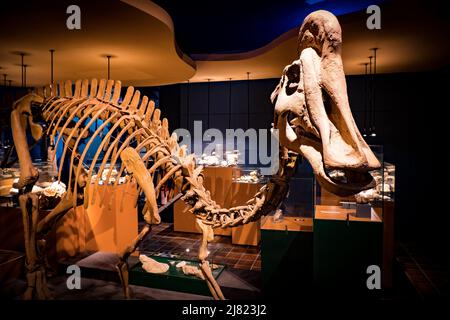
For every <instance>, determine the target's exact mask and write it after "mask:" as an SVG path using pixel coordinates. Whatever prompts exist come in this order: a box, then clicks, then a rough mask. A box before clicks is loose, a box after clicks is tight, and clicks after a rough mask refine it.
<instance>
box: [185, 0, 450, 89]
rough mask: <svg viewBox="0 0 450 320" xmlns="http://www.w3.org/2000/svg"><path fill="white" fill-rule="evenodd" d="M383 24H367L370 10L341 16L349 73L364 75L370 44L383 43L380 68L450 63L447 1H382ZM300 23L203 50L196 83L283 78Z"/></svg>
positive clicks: (404, 69) (405, 69) (294, 49)
mask: <svg viewBox="0 0 450 320" xmlns="http://www.w3.org/2000/svg"><path fill="white" fill-rule="evenodd" d="M380 8H381V29H380V30H369V29H368V28H367V27H366V20H367V17H368V15H367V14H366V12H365V10H363V11H360V12H356V13H352V14H347V15H344V16H339V17H338V19H339V22H340V24H341V27H342V34H343V45H342V57H343V63H344V69H345V73H346V74H348V75H352V74H363V73H364V69H365V67H364V65H363V64H364V63H367V62H369V59H368V57H369V56H370V55H371V54H372V51H370V50H369V49H370V48H374V47H377V48H379V50H378V51H377V72H378V73H395V72H415V71H425V70H432V69H437V68H440V67H442V66H445V65H448V64H449V62H448V57H449V56H450V43H449V42H448V41H447V40H444V39H447V37H448V34H449V31H450V28H449V21H448V17H447V13H446V11H445V4H444V3H441V2H439V3H438V2H435V1H433V0H431V1H430V3H424V2H421V1H410V2H409V5H408V7H407V9H408V10H407V11H406V10H405V5H404V2H402V1H390V2H386V3H382V4H380ZM297 32H298V27H296V28H294V29H291V30H290V31H288V32H286V33H285V34H283V35H282V36H280V37H279V38H277V39H275V40H274V41H272V42H271V43H269V44H268V45H266V46H264V47H262V48H259V49H257V50H253V51H250V52H245V53H238V54H205V55H198V56H197V59H198V60H196V64H197V72H196V74H195V75H194V77H192V78H191V79H190V80H191V81H192V82H203V81H207V79H210V80H211V81H225V80H228V79H229V78H232V79H233V80H244V79H246V78H247V72H250V78H251V79H262V78H278V77H279V76H280V75H281V72H282V71H283V69H284V67H285V66H286V65H287V64H290V63H291V62H292V61H293V60H295V59H298V57H297V56H296V55H297Z"/></svg>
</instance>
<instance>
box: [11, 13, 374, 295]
mask: <svg viewBox="0 0 450 320" xmlns="http://www.w3.org/2000/svg"><path fill="white" fill-rule="evenodd" d="M341 44H342V39H341V29H340V26H339V23H338V21H337V19H336V17H335V16H334V15H332V14H331V13H329V12H326V11H316V12H314V13H312V14H310V15H309V16H307V17H306V18H305V21H304V22H303V25H302V26H301V28H300V32H299V37H298V52H299V57H298V59H297V60H295V61H294V62H292V64H290V65H288V66H287V67H286V68H285V69H284V71H283V74H282V77H281V80H280V82H279V84H278V86H277V87H276V89H275V91H274V92H273V93H272V96H271V99H272V101H273V102H275V114H274V127H275V128H277V129H279V134H280V146H279V148H280V153H279V154H280V161H279V164H280V165H279V169H278V172H277V173H276V174H275V175H273V176H272V177H271V178H270V180H269V181H268V183H267V184H265V185H264V186H263V187H262V188H261V189H260V190H259V191H258V192H257V194H255V195H254V196H253V197H252V198H251V199H250V200H249V201H248V202H247V204H245V205H242V206H237V207H233V208H221V207H220V206H219V205H217V204H216V202H215V201H214V200H213V199H211V196H210V193H209V192H208V191H207V190H206V189H205V188H204V186H203V175H202V167H197V166H196V162H195V158H194V155H191V154H187V152H186V149H185V148H183V147H180V146H179V145H178V143H177V137H176V135H175V134H172V135H170V134H169V124H168V121H167V119H165V118H164V119H162V120H161V119H160V115H161V111H160V109H157V108H155V104H154V103H153V101H149V99H148V98H147V97H146V96H143V97H142V98H141V96H140V92H139V91H137V90H134V88H133V87H128V89H127V91H126V94H125V96H124V97H123V99H122V102H121V103H119V101H120V92H121V83H120V82H119V81H115V82H114V81H111V80H108V81H105V80H104V79H102V80H100V81H97V80H96V79H93V80H92V81H91V82H90V83H89V81H88V80H83V81H81V80H78V81H77V82H76V83H75V90H74V92H72V83H71V82H70V81H67V82H65V83H59V84H58V85H55V84H53V85H52V86H47V87H46V88H45V89H44V90H38V91H37V93H34V94H28V95H27V96H25V97H23V98H22V99H21V100H19V101H17V102H16V103H15V105H14V107H13V111H12V114H11V124H12V130H13V138H14V143H15V147H16V150H17V155H18V158H19V163H20V173H21V176H20V179H19V181H18V182H17V183H16V184H15V187H16V188H17V189H19V190H20V192H21V195H20V196H19V202H20V206H21V209H22V213H23V221H24V229H25V245H26V265H27V281H28V288H27V290H26V292H25V295H24V297H25V298H27V299H30V298H47V297H48V290H47V287H46V276H45V263H44V260H45V259H44V257H43V256H44V255H45V254H44V252H45V250H44V248H45V235H46V233H47V232H48V231H49V230H50V229H51V228H52V227H53V226H54V224H55V222H56V221H57V220H58V219H60V218H61V217H62V216H64V215H65V214H66V213H67V212H68V210H70V209H71V208H74V207H76V206H78V205H84V206H87V205H88V204H89V203H92V202H95V201H103V199H102V198H101V197H100V199H96V198H95V197H94V196H93V197H92V199H89V196H88V195H89V194H90V193H89V189H90V188H94V189H96V188H98V185H99V180H100V179H97V180H96V181H93V175H94V174H96V170H95V168H96V166H97V165H100V169H99V170H98V172H97V173H98V174H101V173H102V171H103V169H104V168H105V167H106V165H107V163H109V164H110V165H111V167H113V166H114V165H115V164H116V163H117V165H118V166H120V170H119V177H120V176H122V175H123V174H124V173H125V172H126V173H127V174H128V175H127V177H128V179H133V180H135V181H136V182H137V185H138V187H139V192H141V193H143V194H144V195H145V199H146V203H145V206H144V209H143V216H144V220H145V226H144V227H143V229H142V230H141V231H140V233H139V234H138V236H137V237H136V238H135V239H134V241H132V243H131V244H130V245H129V246H128V247H127V248H126V249H125V250H124V251H123V252H122V253H120V254H119V262H118V264H117V270H118V272H119V275H120V279H121V282H122V286H123V289H124V294H125V296H126V297H129V296H130V292H129V288H128V264H127V259H128V257H129V255H130V254H131V253H132V252H134V251H135V250H136V248H137V247H138V246H139V243H140V242H141V241H142V239H143V238H144V237H145V236H146V235H147V234H148V233H149V232H150V230H151V226H152V225H154V224H159V223H160V222H161V218H160V211H159V210H161V209H160V208H158V205H157V198H158V196H159V193H160V191H161V189H162V188H163V186H165V185H167V184H168V183H169V182H170V185H171V186H172V187H171V192H170V194H171V197H172V198H173V200H176V199H178V198H179V197H181V199H182V200H183V201H185V202H186V203H187V204H188V205H189V206H190V210H189V211H188V212H189V213H190V214H193V215H195V217H196V221H197V224H198V225H199V227H200V229H201V231H202V236H203V238H202V241H201V245H200V248H199V256H198V258H199V267H200V270H201V274H202V275H203V276H202V278H204V279H205V280H206V282H207V285H208V287H209V289H210V291H211V294H212V296H213V297H214V298H215V299H224V296H223V294H222V292H221V289H220V287H219V285H218V284H217V282H216V281H215V279H214V277H213V276H212V272H211V268H210V266H209V262H208V251H207V244H208V242H209V241H212V240H213V237H214V233H213V229H214V228H219V227H221V228H228V227H235V226H239V225H243V224H246V223H248V222H251V221H255V220H257V219H259V218H260V217H261V216H263V215H267V214H269V213H271V212H273V211H274V210H275V209H277V208H278V207H279V205H280V204H281V202H282V201H283V200H284V199H285V197H286V196H287V193H288V190H289V180H290V178H291V176H292V175H293V173H294V171H295V166H296V160H297V157H298V156H303V157H305V158H306V159H307V160H308V161H309V162H310V163H311V165H312V168H313V170H314V174H315V175H316V176H317V179H318V181H319V183H320V184H321V185H322V186H323V187H324V188H325V189H328V190H329V191H331V192H333V193H335V194H338V195H351V194H356V193H358V192H360V191H362V190H365V189H368V188H371V187H373V186H374V181H373V179H372V177H371V175H370V173H369V171H370V170H374V169H376V168H378V167H379V166H380V163H379V162H378V160H377V159H376V158H375V156H374V154H373V153H372V152H371V150H370V148H369V147H368V146H367V144H366V142H365V141H364V140H363V138H362V137H361V134H360V132H359V131H358V128H357V127H356V125H355V122H354V120H353V117H352V114H351V111H350V106H349V103H348V98H347V92H346V83H345V76H344V71H343V66H342V59H341ZM32 107H33V108H37V109H38V111H39V113H40V116H41V117H42V119H43V120H44V122H45V124H46V126H45V128H43V127H41V126H40V125H39V124H38V123H37V122H36V121H35V119H34V116H33V114H35V112H32ZM97 120H102V123H101V125H99V126H98V127H96V129H95V130H94V131H93V133H92V132H90V128H93V127H94V125H96V123H97ZM28 127H29V128H30V129H31V132H32V136H33V138H34V139H35V140H39V139H41V138H43V137H45V138H49V141H50V143H51V144H52V148H53V150H55V149H56V148H57V147H58V146H59V145H62V146H63V147H62V157H61V160H60V163H59V168H58V179H59V180H61V178H62V174H63V166H64V162H66V165H67V164H68V165H69V176H68V177H67V178H66V183H67V191H66V193H65V194H64V195H63V197H62V199H61V201H60V202H59V203H58V204H57V205H56V207H54V208H53V209H52V211H51V212H50V213H49V214H48V215H47V216H45V218H43V219H41V220H39V212H38V211H39V199H38V196H37V195H36V194H33V193H31V189H32V187H33V185H34V184H35V183H36V181H37V179H38V176H39V172H38V170H37V169H36V168H35V167H34V166H33V164H32V161H31V156H30V153H29V150H28V146H27V140H26V130H27V128H28ZM96 137H101V142H100V145H99V147H98V150H97V152H96V153H95V156H94V157H93V159H92V162H91V164H90V165H85V164H84V160H85V158H86V152H87V149H89V146H90V145H91V144H92V143H93V141H94V139H95V138H96ZM82 142H83V143H85V145H86V147H85V148H84V149H81V148H80V145H81V143H82ZM101 155H102V159H101V160H99V159H100V158H101ZM330 170H341V171H342V172H343V173H344V174H345V177H346V179H345V181H343V180H336V179H333V178H332V177H331V176H330V175H329V171H330ZM157 173H158V176H159V178H158V179H155V175H156V174H157ZM110 174H111V172H109V173H108V177H107V179H106V180H107V181H109V177H110ZM118 180H119V179H117V180H116V181H115V184H117V183H118ZM175 190H177V191H179V192H180V193H179V194H178V196H175V194H176V192H175ZM93 194H94V195H95V194H96V193H93Z"/></svg>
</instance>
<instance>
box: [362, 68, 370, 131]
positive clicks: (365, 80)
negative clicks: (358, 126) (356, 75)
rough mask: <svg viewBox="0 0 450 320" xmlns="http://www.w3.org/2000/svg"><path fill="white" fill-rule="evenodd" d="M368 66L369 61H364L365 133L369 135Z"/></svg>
mask: <svg viewBox="0 0 450 320" xmlns="http://www.w3.org/2000/svg"><path fill="white" fill-rule="evenodd" d="M368 66H369V63H368V62H366V63H364V130H363V135H364V136H366V135H367V117H368V112H367V111H368V110H367V100H368V99H367V72H368Z"/></svg>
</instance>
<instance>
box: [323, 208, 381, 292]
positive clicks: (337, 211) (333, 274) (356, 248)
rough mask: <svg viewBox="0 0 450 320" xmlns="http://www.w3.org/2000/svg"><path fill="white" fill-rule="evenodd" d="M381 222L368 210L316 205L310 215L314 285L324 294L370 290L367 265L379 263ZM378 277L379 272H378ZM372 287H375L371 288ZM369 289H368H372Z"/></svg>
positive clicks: (379, 264)
mask: <svg viewBox="0 0 450 320" xmlns="http://www.w3.org/2000/svg"><path fill="white" fill-rule="evenodd" d="M382 244H383V224H382V221H381V219H380V217H379V216H378V215H377V214H376V213H375V212H374V211H372V215H371V216H370V217H369V218H363V217H357V216H356V214H355V210H354V209H343V208H342V207H339V206H327V205H317V206H316V209H315V218H314V288H315V290H316V291H317V292H321V293H327V294H337V293H339V294H343V293H344V292H352V294H361V293H362V294H370V291H371V290H369V289H368V287H367V279H368V278H369V276H370V275H371V274H372V273H368V268H369V266H378V267H379V268H380V270H381V267H382ZM379 277H380V278H379V279H381V273H379ZM374 291H376V290H374ZM374 291H372V292H374Z"/></svg>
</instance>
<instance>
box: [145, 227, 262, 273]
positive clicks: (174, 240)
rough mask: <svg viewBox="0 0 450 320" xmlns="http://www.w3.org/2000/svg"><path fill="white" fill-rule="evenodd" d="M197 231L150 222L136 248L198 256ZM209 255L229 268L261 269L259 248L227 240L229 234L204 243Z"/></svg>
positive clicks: (189, 258) (166, 254) (152, 252)
mask: <svg viewBox="0 0 450 320" xmlns="http://www.w3.org/2000/svg"><path fill="white" fill-rule="evenodd" d="M200 241H201V235H200V234H194V233H185V232H176V231H173V225H172V224H171V223H161V224H160V225H157V226H153V229H152V231H151V234H150V235H148V236H147V237H146V238H145V239H144V241H143V243H142V244H141V245H140V248H139V249H140V251H141V252H142V253H146V254H151V255H155V254H160V255H165V256H170V255H174V256H177V257H179V258H181V259H186V260H196V259H198V249H199V246H200ZM208 251H209V257H208V260H209V261H210V262H212V263H217V264H224V265H226V266H228V267H231V268H236V269H243V270H253V271H260V270H261V254H260V253H261V252H260V248H259V246H258V247H254V246H239V245H233V244H231V237H225V236H217V235H216V236H215V237H214V241H213V242H210V243H209V244H208Z"/></svg>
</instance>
